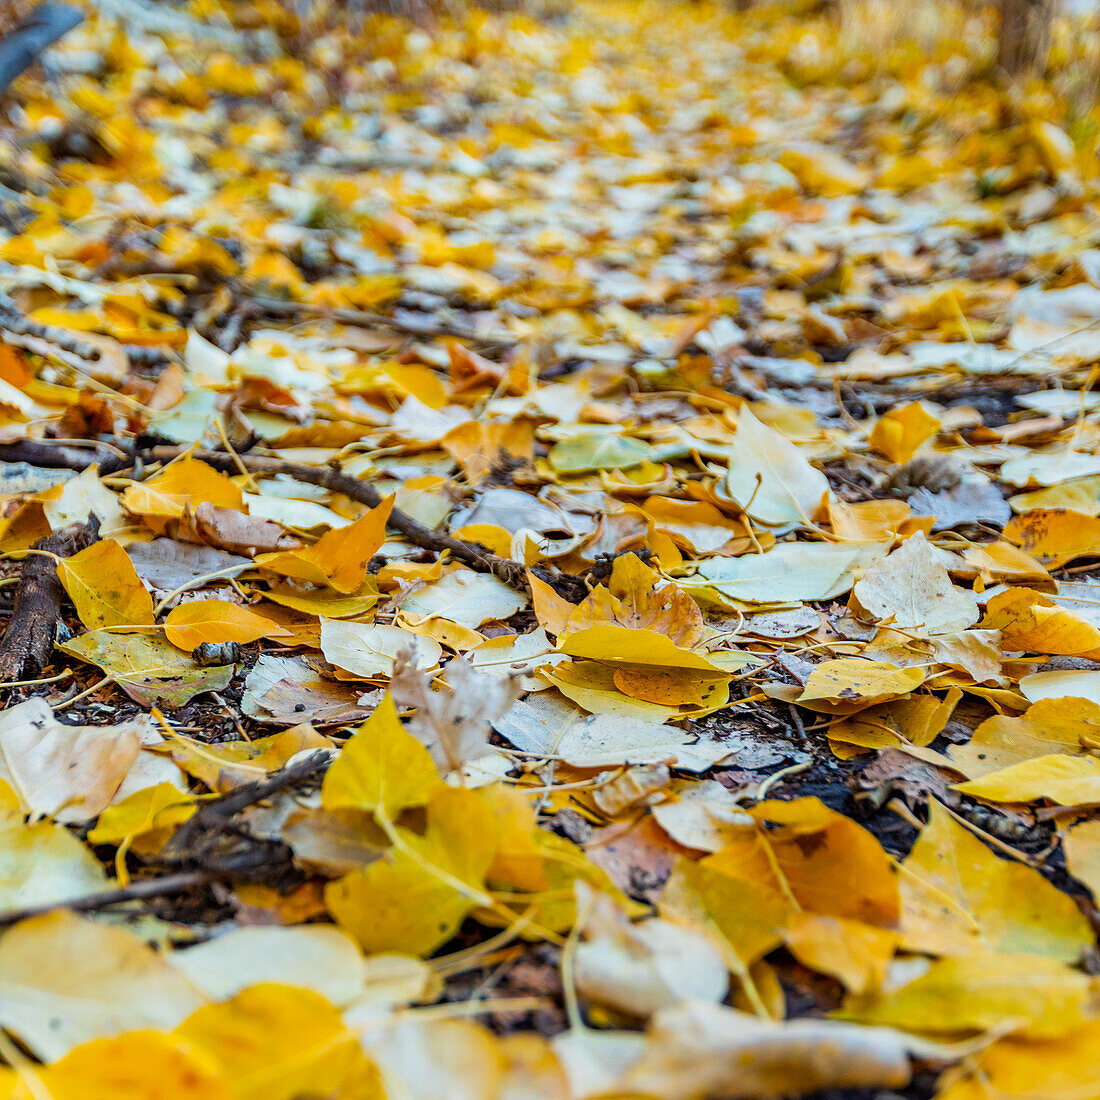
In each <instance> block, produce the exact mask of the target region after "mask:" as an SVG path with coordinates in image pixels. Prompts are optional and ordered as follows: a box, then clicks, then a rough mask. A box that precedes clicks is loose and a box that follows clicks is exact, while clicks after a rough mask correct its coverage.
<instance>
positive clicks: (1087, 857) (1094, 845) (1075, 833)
mask: <svg viewBox="0 0 1100 1100" xmlns="http://www.w3.org/2000/svg"><path fill="white" fill-rule="evenodd" d="M1062 848H1063V849H1064V851H1065V853H1066V868H1067V870H1068V871H1069V873H1070V874H1071V875H1073V877H1074V878H1075V879H1077V880H1078V881H1079V882H1083V883H1084V884H1085V885H1086V886H1087V887H1088V888H1089V890H1090V891H1091V892H1092V896H1093V897H1094V898H1100V821H1082V822H1081V824H1080V825H1074V826H1072V827H1071V828H1069V829H1067V830H1066V832H1065V835H1064V836H1063V837H1062Z"/></svg>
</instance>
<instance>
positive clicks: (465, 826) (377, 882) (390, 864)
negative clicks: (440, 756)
mask: <svg viewBox="0 0 1100 1100" xmlns="http://www.w3.org/2000/svg"><path fill="white" fill-rule="evenodd" d="M427 813H428V827H427V831H426V832H425V834H424V835H423V836H417V835H416V834H415V833H412V832H410V831H408V830H406V829H394V831H393V838H394V840H395V844H394V851H393V855H392V857H391V858H389V859H379V860H377V861H376V862H375V863H372V864H371V865H370V866H369V867H368V868H367V869H366V870H365V871H352V872H351V874H348V875H345V876H344V877H343V878H341V879H338V880H337V881H336V882H331V883H329V885H328V886H327V887H325V904H326V905H328V908H329V912H330V913H331V914H332V916H333V918H334V919H335V921H336V923H337V924H339V925H340V926H341V927H342V928H345V929H347V931H348V932H350V933H351V934H352V935H353V936H354V937H355V938H356V939H357V940H358V941H359V943H360V944H361V945H362V947H363V949H364V951H366V952H368V953H371V952H378V951H399V952H404V953H407V954H410V955H428V954H430V953H431V952H433V951H434V950H435V949H436V948H437V947H439V946H441V945H442V944H444V943H446V942H447V940H449V939H450V938H451V936H453V935H454V933H455V932H456V931H457V930H458V926H459V925H460V924H461V923H462V921H463V920H464V919H465V917H466V916H467V915H468V914H469V913H470V911H471V910H472V909H474V908H475V907H476V906H488V905H490V904H491V902H492V898H491V897H490V896H489V894H488V893H487V892H486V889H485V875H486V873H487V872H488V870H489V867H490V866H491V865H492V862H493V857H494V855H495V853H496V846H497V822H496V818H495V817H494V815H493V813H492V811H491V809H490V808H489V807H488V805H487V804H486V802H485V800H484V798H483V797H482V796H481V794H480V793H479V792H478V791H471V790H465V789H463V788H450V787H445V786H443V787H439V788H438V789H437V790H436V792H435V794H434V795H433V797H432V800H431V801H430V802H429V803H428V810H427Z"/></svg>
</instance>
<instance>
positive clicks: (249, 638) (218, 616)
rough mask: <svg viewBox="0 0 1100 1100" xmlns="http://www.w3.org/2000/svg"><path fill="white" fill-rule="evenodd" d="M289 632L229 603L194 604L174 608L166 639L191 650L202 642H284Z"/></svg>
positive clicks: (170, 616) (252, 612)
mask: <svg viewBox="0 0 1100 1100" xmlns="http://www.w3.org/2000/svg"><path fill="white" fill-rule="evenodd" d="M290 633H291V632H290V631H289V630H287V629H286V628H285V627H282V626H279V624H278V623H274V622H272V621H271V620H270V619H265V618H264V616H263V615H257V614H256V612H255V611H250V610H249V609H248V608H247V607H239V606H238V605H237V604H235V603H230V602H229V601H228V600H192V601H191V602H190V603H183V604H180V605H179V607H176V608H173V609H172V611H171V612H170V613H169V615H168V617H167V618H166V619H165V620H164V634H165V637H166V638H167V639H168V640H169V641H170V642H171V643H172V645H174V646H175V647H176V648H177V649H182V650H185V651H186V652H188V653H190V652H191V650H193V649H194V648H195V646H197V645H201V644H202V643H203V642H240V643H241V644H242V645H243V644H245V643H246V642H254V641H256V639H257V638H284V637H287V636H289V635H290Z"/></svg>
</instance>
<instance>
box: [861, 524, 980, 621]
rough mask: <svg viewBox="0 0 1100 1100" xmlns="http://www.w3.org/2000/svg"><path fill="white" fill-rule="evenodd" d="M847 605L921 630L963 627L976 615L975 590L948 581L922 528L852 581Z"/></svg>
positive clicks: (977, 612) (974, 619)
mask: <svg viewBox="0 0 1100 1100" xmlns="http://www.w3.org/2000/svg"><path fill="white" fill-rule="evenodd" d="M852 606H853V607H854V608H856V609H862V610H863V611H865V612H867V615H868V616H869V617H873V618H875V619H878V620H879V621H880V622H882V623H884V624H888V625H892V626H897V627H900V628H903V629H906V630H910V631H918V632H920V633H921V634H923V635H928V634H947V633H951V632H954V631H957V630H965V629H966V628H967V627H968V626H973V625H974V623H976V622H977V621H978V616H979V611H978V601H977V600H976V598H975V597H974V595H973V594H972V593H971V592H969V591H967V590H965V589H962V588H959V587H957V586H956V585H954V584H952V582H951V577H950V575H949V574H948V572H947V567H946V566H945V565H944V564H943V562H942V560H941V558H940V556H939V552H938V551H937V550H936V548H935V547H934V546H932V544H931V543H929V541H928V540H927V539H926V538H925V537H924V534H923V533H921V532H918V533H917V534H915V535H912V536H911V537H910V538H908V539H906V540H905V542H903V543H902V544H901V546H899V547H898V548H897V550H895V551H894V552H893V553H892V554H891V555H890V556H889V557H888V558H887V559H886V560H885V561H883V562H880V563H878V564H877V565H873V566H872V567H871V568H870V569H868V570H867V571H866V572H865V573H864V575H863V576H862V577H861V578H860V579H859V580H858V581H856V583H855V585H854V587H853V588H852Z"/></svg>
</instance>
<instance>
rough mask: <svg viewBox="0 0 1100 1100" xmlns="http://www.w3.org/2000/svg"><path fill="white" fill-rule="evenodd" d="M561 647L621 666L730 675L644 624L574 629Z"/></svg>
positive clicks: (716, 676) (700, 655)
mask: <svg viewBox="0 0 1100 1100" xmlns="http://www.w3.org/2000/svg"><path fill="white" fill-rule="evenodd" d="M558 648H559V649H560V650H561V652H562V653H568V654H569V656H571V657H587V658H589V659H591V660H596V661H605V662H608V663H613V664H617V665H640V666H647V665H648V666H655V667H658V668H664V669H668V668H675V669H691V670H693V671H696V672H700V673H705V674H707V675H708V676H711V677H713V678H715V679H717V678H720V677H726V676H728V675H729V673H727V672H726V671H725V670H724V669H723V668H721V667H720V666H718V665H716V664H715V663H714V662H713V661H711V660H710V659H709V658H707V657H705V656H703V654H701V653H695V652H693V651H691V650H689V649H682V648H681V647H680V646H678V645H676V643H675V642H673V641H672V639H671V638H668V637H666V636H665V635H664V634H658V633H657V632H656V631H654V630H647V629H642V628H640V627H629V626H619V625H615V624H610V623H609V624H603V625H600V626H590V627H587V628H585V629H584V630H575V631H574V630H571V631H570V632H569V633H568V634H566V635H565V637H564V638H562V639H559V641H558Z"/></svg>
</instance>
